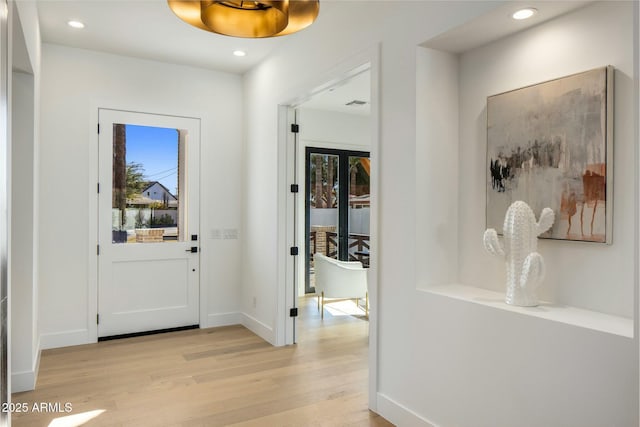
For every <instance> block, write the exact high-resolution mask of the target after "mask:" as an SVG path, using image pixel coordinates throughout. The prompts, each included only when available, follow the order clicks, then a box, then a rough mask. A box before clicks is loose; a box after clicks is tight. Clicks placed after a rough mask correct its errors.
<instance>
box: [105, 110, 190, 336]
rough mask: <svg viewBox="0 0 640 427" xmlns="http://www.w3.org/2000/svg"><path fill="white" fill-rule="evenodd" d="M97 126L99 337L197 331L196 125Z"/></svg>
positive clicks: (108, 117)
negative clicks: (179, 329) (183, 329)
mask: <svg viewBox="0 0 640 427" xmlns="http://www.w3.org/2000/svg"><path fill="white" fill-rule="evenodd" d="M98 119H99V126H100V127H99V132H100V134H99V138H98V143H99V148H98V150H99V165H98V169H99V195H98V226H99V227H98V230H99V231H98V243H99V251H98V252H99V255H98V337H105V336H113V335H121V334H129V333H136V332H145V331H153V330H159V329H169V328H176V327H182V326H191V325H197V324H198V323H199V312H198V307H199V277H200V269H199V257H200V254H199V246H200V245H199V227H198V226H199V217H198V211H199V208H198V203H199V151H200V150H199V145H200V120H199V119H194V118H186V117H173V116H164V115H155V114H147V113H134V112H129V111H119V110H110V109H100V110H99V111H98Z"/></svg>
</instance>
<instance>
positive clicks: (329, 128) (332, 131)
mask: <svg viewBox="0 0 640 427" xmlns="http://www.w3.org/2000/svg"><path fill="white" fill-rule="evenodd" d="M297 111H298V123H299V124H300V142H301V146H303V147H307V146H309V147H324V148H338V147H344V149H347V150H361V151H366V150H367V149H368V147H369V146H370V145H371V128H370V124H371V120H370V119H369V116H366V115H360V114H346V113H340V112H336V111H322V110H314V109H310V108H305V107H304V106H302V107H300V108H298V109H297ZM302 151H304V150H302Z"/></svg>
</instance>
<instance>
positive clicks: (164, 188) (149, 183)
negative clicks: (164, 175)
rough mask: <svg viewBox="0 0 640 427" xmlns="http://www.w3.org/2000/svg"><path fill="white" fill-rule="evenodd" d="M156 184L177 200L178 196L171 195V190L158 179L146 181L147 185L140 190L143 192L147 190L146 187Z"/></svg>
mask: <svg viewBox="0 0 640 427" xmlns="http://www.w3.org/2000/svg"><path fill="white" fill-rule="evenodd" d="M156 184H158V185H159V186H160V187H162V189H163V190H164V191H166V192H167V194H169V195H170V196H171V197H173V199H174V200H178V198H177V197H176V196H174V195H173V193H172V192H171V191H169V189H168V188H167V187H165V186H164V185H162V184H161V183H160V182H158V181H150V182H148V183H147V186H146V187H144V189H143V190H142V193H144V192H145V191H147V190H148V189H150V188H151V187H153V186H154V185H156Z"/></svg>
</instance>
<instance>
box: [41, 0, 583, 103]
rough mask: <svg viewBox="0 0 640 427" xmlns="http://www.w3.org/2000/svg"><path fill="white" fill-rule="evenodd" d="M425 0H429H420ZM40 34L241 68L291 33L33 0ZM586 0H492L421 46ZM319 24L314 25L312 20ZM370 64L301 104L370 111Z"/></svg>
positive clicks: (49, 39)
mask: <svg viewBox="0 0 640 427" xmlns="http://www.w3.org/2000/svg"><path fill="white" fill-rule="evenodd" d="M423 1H429V0H423ZM36 2H37V5H38V10H39V17H40V26H41V36H42V40H43V42H45V43H55V44H61V45H66V46H71V47H78V48H84V49H91V50H97V51H102V52H107V53H113V54H118V55H125V56H133V57H138V58H144V59H150V60H157V61H163V62H170V63H177V64H183V65H189V66H196V67H202V68H207V69H212V70H220V71H226V72H231V73H238V74H242V73H244V72H246V71H248V70H249V69H251V68H252V67H254V66H255V65H257V64H258V63H260V62H261V61H262V60H263V59H264V58H265V57H266V56H268V55H269V54H270V53H271V52H272V51H274V50H275V49H276V48H278V47H279V46H280V45H282V44H284V43H286V42H287V40H288V39H289V38H292V37H296V36H297V35H296V34H293V35H289V36H285V37H277V38H266V39H241V38H233V37H227V36H221V35H218V34H214V33H210V32H207V31H203V30H200V29H197V28H194V27H192V26H190V25H188V24H186V23H184V22H182V21H181V20H180V19H178V17H176V16H175V15H174V14H173V12H172V11H171V9H170V8H169V6H168V5H167V2H166V0H36ZM337 3H339V1H335V0H334V1H331V0H322V1H321V2H320V14H319V16H318V19H317V21H316V23H314V25H313V26H312V27H311V29H308V30H304V31H313V30H314V27H322V26H325V27H328V28H331V10H333V9H334V8H335V7H336V5H337ZM585 3H588V1H579V0H571V1H548V0H542V1H540V0H537V1H536V0H533V1H530V2H528V3H526V5H527V6H530V5H533V6H535V7H537V8H538V10H539V13H538V14H537V15H536V16H535V17H534V18H533V19H530V20H528V21H525V22H515V21H513V20H511V19H508V16H509V14H510V13H511V12H513V11H514V10H515V9H516V8H517V7H518V6H522V5H524V4H525V3H523V2H522V1H514V2H505V3H503V4H501V5H500V4H499V3H497V4H496V6H497V7H496V8H495V9H494V10H493V11H492V12H490V13H488V14H486V15H484V16H482V17H479V18H478V19H476V20H474V21H473V22H471V23H466V24H464V25H462V26H461V27H459V28H455V29H453V30H451V31H448V32H447V33H445V34H442V35H440V36H438V37H436V38H434V39H432V40H431V41H429V42H427V43H425V46H429V47H432V48H436V49H440V50H445V51H450V52H456V53H459V52H462V51H464V50H467V49H470V48H473V47H476V46H478V45H480V44H484V43H488V42H490V41H492V40H495V39H498V38H500V37H503V36H506V35H508V34H509V33H513V32H517V31H521V30H523V29H525V28H527V27H530V26H532V25H537V24H539V23H541V22H543V21H545V20H548V19H551V18H553V17H555V16H558V15H560V14H563V13H566V12H568V11H569V10H572V9H575V8H577V7H581V6H584V4H585ZM69 20H79V21H82V22H83V23H84V24H85V25H86V27H85V28H84V29H82V30H77V29H73V28H71V27H69V26H68V25H67V22H68V21H69ZM316 29H319V28H316ZM236 49H241V50H244V51H246V52H247V56H245V57H241V58H239V57H236V56H233V51H234V50H236ZM369 78H370V77H369V72H364V73H361V74H359V75H357V76H354V77H352V78H350V79H348V80H345V81H343V82H341V83H338V84H336V85H333V86H332V87H331V88H330V90H327V91H323V92H321V93H318V94H316V95H314V96H313V97H312V99H311V100H309V101H307V102H305V103H304V104H303V107H304V108H314V109H323V110H332V111H344V112H349V113H354V114H369V106H370V101H371V99H370V81H369ZM355 99H358V100H362V101H366V102H367V104H366V105H364V106H353V107H347V106H345V104H346V103H347V102H349V101H352V100H355Z"/></svg>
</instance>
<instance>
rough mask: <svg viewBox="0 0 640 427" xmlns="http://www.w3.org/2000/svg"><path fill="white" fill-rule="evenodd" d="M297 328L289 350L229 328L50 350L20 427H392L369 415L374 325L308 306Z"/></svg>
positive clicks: (16, 417) (25, 399)
mask: <svg viewBox="0 0 640 427" xmlns="http://www.w3.org/2000/svg"><path fill="white" fill-rule="evenodd" d="M297 323H298V328H299V331H300V332H299V343H298V344H297V345H294V346H287V347H273V346H271V345H270V344H268V343H266V342H264V341H262V340H261V339H260V338H259V337H257V336H256V335H254V334H253V333H252V332H250V331H249V330H247V329H245V328H244V327H242V326H229V327H222V328H211V329H196V330H188V331H181V332H171V333H167V334H161V335H150V336H145V337H137V338H127V339H122V340H114V341H105V342H100V343H97V344H89V345H83V346H76V347H67V348H60V349H53V350H46V351H43V352H42V357H41V362H40V372H39V376H38V384H37V387H36V390H34V391H31V392H24V393H15V394H13V396H12V401H13V403H14V406H15V408H14V409H19V408H20V406H18V405H21V406H22V408H27V412H25V413H19V412H14V413H13V416H12V422H13V426H16V427H22V426H37V427H41V426H52V427H53V426H70V425H73V426H77V425H86V426H94V425H95V426H184V427H191V426H193V427H195V426H206V427H209V426H261V427H262V426H390V425H391V424H390V423H389V422H387V421H386V420H385V419H383V418H382V417H380V416H378V415H377V414H375V413H373V412H370V411H369V410H368V409H367V387H368V385H367V379H368V367H367V347H368V326H369V325H368V322H367V321H366V320H365V319H363V318H359V317H355V316H334V315H331V314H329V313H328V312H325V317H324V320H320V316H319V313H318V312H317V309H316V300H315V298H301V307H300V315H299V321H298V322H297ZM42 403H44V404H46V405H47V407H46V408H45V407H41V406H40V405H41V404H42ZM34 404H35V405H36V407H35V409H42V411H37V410H34ZM65 404H70V405H71V412H68V413H65V412H64V410H65ZM51 411H54V412H51ZM89 417H92V418H90V419H89V420H88V421H86V423H83V418H89Z"/></svg>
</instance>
